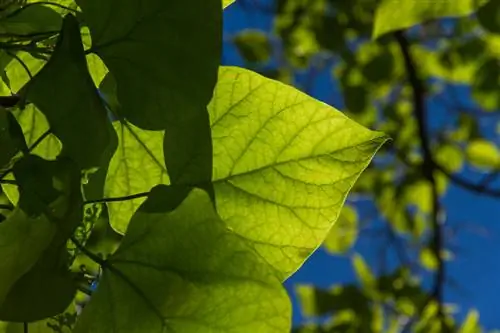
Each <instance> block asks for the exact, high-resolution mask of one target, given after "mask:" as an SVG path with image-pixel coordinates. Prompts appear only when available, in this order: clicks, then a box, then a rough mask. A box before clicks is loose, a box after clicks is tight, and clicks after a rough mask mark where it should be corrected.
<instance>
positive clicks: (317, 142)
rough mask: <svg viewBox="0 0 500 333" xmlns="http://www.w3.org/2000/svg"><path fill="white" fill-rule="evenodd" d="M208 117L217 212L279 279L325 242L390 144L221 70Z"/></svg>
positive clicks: (304, 100)
mask: <svg viewBox="0 0 500 333" xmlns="http://www.w3.org/2000/svg"><path fill="white" fill-rule="evenodd" d="M209 111H210V116H211V122H212V136H213V140H214V174H213V181H214V188H215V194H216V202H217V211H218V212H219V214H220V215H221V217H222V219H223V220H224V221H226V223H227V224H228V225H229V226H230V227H231V228H233V230H234V231H235V232H236V233H237V234H240V235H241V236H242V237H243V238H244V239H245V240H246V242H248V244H249V245H251V246H252V247H254V248H255V250H256V251H257V252H258V253H259V254H260V255H261V256H262V257H263V258H265V259H266V260H268V262H269V263H271V265H272V266H273V267H275V268H276V269H277V271H278V272H279V275H280V276H281V278H282V279H285V278H286V277H288V276H289V275H290V274H291V273H293V272H295V271H296V270H297V269H298V268H299V266H300V265H301V264H302V263H303V261H304V260H305V259H306V258H307V257H308V256H309V255H310V254H311V253H312V251H313V250H315V249H316V248H317V247H318V246H319V245H320V244H321V242H322V241H323V240H324V239H325V237H326V235H327V233H328V231H329V230H330V228H331V226H332V224H333V223H334V221H335V220H336V219H337V217H338V215H339V214H340V211H341V208H342V205H343V203H344V201H345V198H346V196H347V193H348V192H349V190H350V189H351V187H352V186H353V184H354V183H355V181H356V180H357V178H358V177H359V175H360V174H361V172H362V171H363V170H364V169H365V168H366V167H367V165H368V164H369V162H370V160H371V159H372V157H373V155H374V154H375V152H376V151H377V149H378V148H379V147H380V146H381V145H382V144H383V143H384V142H385V140H386V137H385V136H384V135H383V134H382V133H379V132H373V131H370V130H368V129H366V128H364V127H362V126H361V125H359V124H357V123H355V122H354V121H352V120H350V119H349V118H347V117H346V116H344V115H343V114H342V113H341V112H339V111H337V110H335V109H334V108H332V107H330V106H328V105H326V104H324V103H322V102H319V101H318V100H315V99H314V98H312V97H309V96H307V95H305V94H303V93H301V92H299V91H298V90H296V89H294V88H292V87H290V86H287V85H285V84H282V83H279V82H276V81H273V80H269V79H266V78H264V77H263V76H260V75H258V74H256V73H253V72H251V71H248V70H244V69H240V68H235V67H224V68H222V69H221V71H220V73H219V82H218V85H217V88H216V90H215V93H214V99H213V100H212V102H211V104H210V106H209Z"/></svg>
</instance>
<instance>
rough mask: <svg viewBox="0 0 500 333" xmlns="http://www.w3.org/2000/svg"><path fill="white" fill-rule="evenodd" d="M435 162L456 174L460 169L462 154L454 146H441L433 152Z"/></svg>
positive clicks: (462, 161) (462, 159) (462, 160)
mask: <svg viewBox="0 0 500 333" xmlns="http://www.w3.org/2000/svg"><path fill="white" fill-rule="evenodd" d="M434 158H435V159H436V162H437V163H439V165H441V166H442V167H444V168H445V169H446V170H448V171H450V172H456V171H458V170H460V169H461V168H462V165H463V163H464V154H463V152H462V151H461V150H460V148H458V147H457V146H455V145H452V144H442V145H439V146H438V148H437V149H436V150H435V151H434Z"/></svg>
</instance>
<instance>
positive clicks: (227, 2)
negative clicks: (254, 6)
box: [222, 0, 235, 8]
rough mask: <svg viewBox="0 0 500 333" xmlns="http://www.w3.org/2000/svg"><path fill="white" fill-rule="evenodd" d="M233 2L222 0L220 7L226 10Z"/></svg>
mask: <svg viewBox="0 0 500 333" xmlns="http://www.w3.org/2000/svg"><path fill="white" fill-rule="evenodd" d="M234 1H235V0H222V7H223V8H226V7H227V6H229V5H230V4H232V3H233V2H234Z"/></svg>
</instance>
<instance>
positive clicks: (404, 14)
mask: <svg viewBox="0 0 500 333" xmlns="http://www.w3.org/2000/svg"><path fill="white" fill-rule="evenodd" d="M486 1H487V0H455V1H415V0H382V1H381V3H380V4H379V6H378V7H377V11H376V13H375V21H374V28H373V38H378V37H380V36H381V35H383V34H386V33H388V32H392V31H396V30H401V29H405V28H409V27H411V26H414V25H416V24H420V23H423V22H425V21H429V20H433V19H438V18H442V17H457V16H467V15H469V14H472V13H473V12H474V11H475V10H476V9H477V8H479V7H480V6H481V5H482V4H484V3H485V2H486Z"/></svg>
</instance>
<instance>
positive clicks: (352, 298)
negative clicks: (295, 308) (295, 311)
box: [295, 285, 368, 317]
mask: <svg viewBox="0 0 500 333" xmlns="http://www.w3.org/2000/svg"><path fill="white" fill-rule="evenodd" d="M295 291H296V293H297V296H298V298H299V300H300V306H301V309H302V313H303V314H304V315H305V316H308V317H318V316H323V315H325V314H328V313H332V312H336V313H338V312H340V311H342V310H349V309H352V310H354V311H359V312H364V310H366V307H367V305H368V298H367V297H366V296H365V295H364V294H363V292H362V291H361V289H360V288H359V287H357V286H353V285H345V286H341V285H336V286H333V287H332V288H331V289H329V290H323V289H319V288H316V287H314V286H312V285H298V286H297V287H296V289H295Z"/></svg>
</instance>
